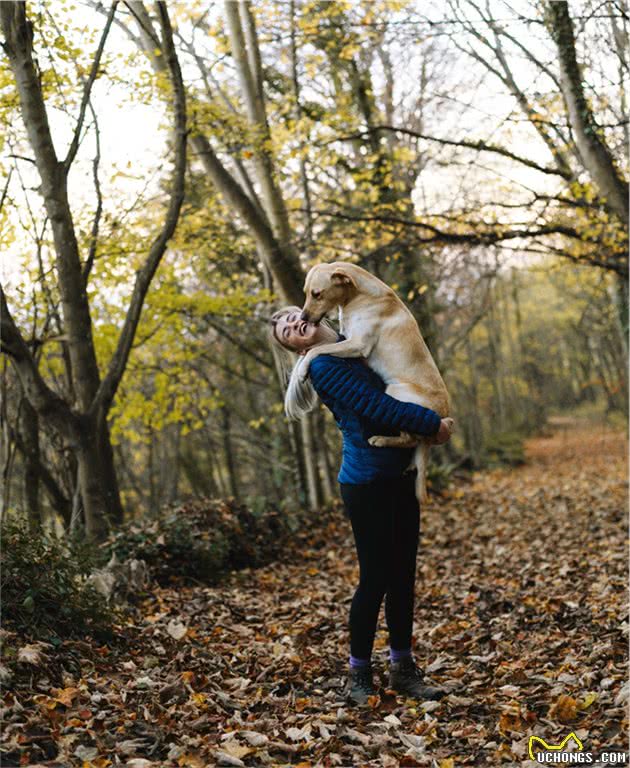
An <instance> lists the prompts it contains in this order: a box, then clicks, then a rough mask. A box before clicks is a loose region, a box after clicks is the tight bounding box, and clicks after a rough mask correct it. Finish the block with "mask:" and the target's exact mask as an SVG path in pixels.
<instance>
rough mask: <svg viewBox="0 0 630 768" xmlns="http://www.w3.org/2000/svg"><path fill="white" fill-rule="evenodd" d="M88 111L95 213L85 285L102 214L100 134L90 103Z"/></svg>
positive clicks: (85, 267)
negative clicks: (93, 140) (91, 122)
mask: <svg viewBox="0 0 630 768" xmlns="http://www.w3.org/2000/svg"><path fill="white" fill-rule="evenodd" d="M90 111H91V112H92V119H93V120H94V134H95V137H96V155H95V156H94V160H93V161H92V178H93V179H94V190H95V192H96V211H95V213H94V219H93V221H92V231H91V232H90V250H89V252H88V256H87V259H86V260H85V264H84V265H83V273H82V274H83V282H84V283H85V284H86V285H87V281H88V278H89V276H90V272H91V270H92V266H93V264H94V259H95V258H96V247H97V245H98V232H99V227H100V223H101V216H102V214H103V195H102V194H101V183H100V180H99V177H98V167H99V164H100V162H101V132H100V129H99V127H98V119H97V117H96V112H95V111H94V107H93V106H92V102H90Z"/></svg>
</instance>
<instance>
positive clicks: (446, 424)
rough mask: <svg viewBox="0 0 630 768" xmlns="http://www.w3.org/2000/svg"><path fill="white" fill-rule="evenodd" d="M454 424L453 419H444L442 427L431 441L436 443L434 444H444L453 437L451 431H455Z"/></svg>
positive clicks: (441, 423)
mask: <svg viewBox="0 0 630 768" xmlns="http://www.w3.org/2000/svg"><path fill="white" fill-rule="evenodd" d="M453 424H454V422H453V419H450V418H447V419H442V421H441V422H440V428H439V429H438V431H437V432H436V433H435V434H434V435H433V439H432V441H431V442H432V443H434V445H442V443H446V442H448V441H449V440H450V439H451V433H452V432H453Z"/></svg>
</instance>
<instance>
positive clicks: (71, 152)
mask: <svg viewBox="0 0 630 768" xmlns="http://www.w3.org/2000/svg"><path fill="white" fill-rule="evenodd" d="M117 6H118V0H114V2H113V3H112V4H111V7H110V9H109V14H108V16H107V21H106V22H105V27H104V29H103V33H102V35H101V39H100V41H99V44H98V48H97V49H96V54H95V55H94V61H93V62H92V68H91V69H90V74H89V77H88V79H87V82H86V83H85V87H84V89H83V98H82V99H81V106H80V108H79V118H78V120H77V124H76V127H75V129H74V136H73V137H72V142H71V144H70V147H69V148H68V154H67V155H66V159H65V160H64V161H63V165H64V168H65V170H66V173H67V172H68V170H69V169H70V166H71V165H72V162H73V160H74V158H75V157H76V154H77V150H78V149H79V139H80V136H81V130H82V128H83V121H84V120H85V112H86V110H87V107H88V104H89V101H90V94H91V93H92V86H93V85H94V81H95V80H96V77H97V75H98V69H99V67H100V65H101V58H102V56H103V51H104V50H105V41H106V40H107V36H108V35H109V30H110V29H111V27H112V22H113V21H114V14H115V13H116V8H117Z"/></svg>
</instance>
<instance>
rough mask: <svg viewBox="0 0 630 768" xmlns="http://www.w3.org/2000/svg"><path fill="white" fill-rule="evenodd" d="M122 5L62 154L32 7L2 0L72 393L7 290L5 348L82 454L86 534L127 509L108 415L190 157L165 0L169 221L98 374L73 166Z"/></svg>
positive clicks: (0, 17)
mask: <svg viewBox="0 0 630 768" xmlns="http://www.w3.org/2000/svg"><path fill="white" fill-rule="evenodd" d="M116 8H117V3H114V4H113V5H112V7H111V9H110V11H109V14H108V18H107V22H106V24H105V27H104V30H103V34H102V37H101V41H100V43H99V47H98V49H97V52H96V55H95V57H94V61H93V64H92V68H91V71H90V74H89V77H88V79H87V81H86V83H85V86H84V89H83V95H82V98H81V106H80V110H79V115H78V118H77V123H76V127H75V130H74V135H73V139H72V141H71V144H70V146H69V149H68V152H67V155H66V156H65V158H60V157H58V155H57V152H56V149H55V145H54V143H53V137H52V135H51V129H50V124H49V121H48V114H47V109H46V104H45V100H44V95H43V89H42V83H41V80H40V78H39V76H38V70H37V66H36V62H35V59H34V55H33V37H34V27H33V24H32V22H31V21H30V20H29V18H28V17H27V15H26V6H25V4H23V3H20V2H5V3H3V4H2V6H1V7H0V22H1V25H2V32H3V36H4V42H3V44H2V45H3V50H4V51H5V53H6V55H7V58H8V61H9V65H10V67H11V69H12V71H13V75H14V77H15V82H16V85H17V90H18V94H19V106H20V111H21V114H22V119H23V121H24V126H25V129H26V132H27V134H28V138H29V142H30V145H31V148H32V150H33V153H34V156H35V163H36V166H37V170H38V173H39V175H40V177H41V181H42V185H41V194H42V196H43V199H44V204H45V209H46V213H47V216H48V219H49V221H50V224H51V228H52V233H53V238H54V247H55V254H56V277H57V287H58V291H59V295H60V297H61V304H62V317H63V326H64V327H63V330H64V335H65V337H66V339H67V341H64V343H66V344H67V348H68V359H69V370H68V371H67V373H68V378H69V380H70V381H71V384H72V397H62V396H61V395H59V394H58V393H57V392H55V390H54V389H52V388H51V387H50V386H49V385H48V384H47V383H46V381H45V380H44V378H43V377H42V375H41V374H40V372H39V370H38V368H37V365H36V363H35V360H34V358H33V354H32V351H31V350H30V349H29V346H28V345H27V343H26V342H25V340H24V338H23V336H22V334H21V332H20V330H19V329H18V327H17V325H16V323H15V321H14V319H13V317H12V315H11V312H10V311H9V307H8V305H7V301H6V298H5V294H4V290H1V291H0V301H1V310H2V336H1V339H2V351H3V352H5V353H7V354H8V355H9V357H10V358H11V360H12V362H13V365H14V366H15V369H16V371H17V374H18V376H19V378H20V382H21V384H22V387H23V389H24V393H25V396H26V398H27V399H28V401H29V403H30V404H31V406H32V407H33V409H34V410H35V411H36V412H37V413H38V415H39V417H40V418H41V419H42V420H45V421H46V422H47V423H48V424H50V425H51V426H53V427H54V428H55V430H56V431H57V432H58V433H59V434H60V435H62V436H63V438H64V440H65V441H66V442H67V444H68V446H69V447H70V448H71V450H72V451H73V453H74V455H75V456H76V462H77V476H78V487H79V490H80V498H81V502H82V506H83V513H84V518H85V528H86V532H87V534H88V535H89V536H90V537H93V538H95V539H101V538H103V537H104V536H105V535H106V533H107V530H108V528H109V527H110V526H111V525H113V524H115V523H116V522H120V520H121V518H122V507H121V504H120V497H119V491H118V482H117V477H116V472H115V468H114V461H113V452H112V448H111V442H110V437H109V428H108V424H107V415H108V412H109V410H110V408H111V405H112V402H113V399H114V396H115V394H116V391H117V389H118V386H119V384H120V381H121V378H122V376H123V373H124V371H125V366H126V364H127V360H128V357H129V353H130V350H131V346H132V343H133V340H134V337H135V333H136V329H137V326H138V322H139V319H140V314H141V311H142V306H143V302H144V298H145V296H146V293H147V290H148V288H149V285H150V283H151V280H152V278H153V276H154V274H155V271H156V269H157V267H158V265H159V263H160V260H161V258H162V256H163V254H164V252H165V250H166V246H167V243H168V241H169V239H170V237H171V236H172V234H173V232H174V230H175V226H176V224H177V220H178V218H179V213H180V209H181V205H182V201H183V196H184V174H185V162H186V102H185V92H184V87H183V83H182V78H181V71H180V68H179V62H178V59H177V55H176V53H175V48H174V46H173V38H172V30H171V26H170V21H169V17H168V13H167V10H166V5H165V3H163V2H159V3H158V4H157V6H156V11H157V15H158V18H159V22H160V29H161V45H162V49H163V51H164V59H165V62H166V64H165V66H166V67H167V68H168V72H169V75H170V80H171V85H172V90H173V122H174V139H173V144H174V149H175V161H174V169H173V176H172V181H171V191H170V196H169V204H168V210H167V212H166V215H165V218H164V223H163V226H162V229H161V231H160V233H159V234H158V236H157V237H156V238H155V240H154V241H153V243H152V245H151V247H150V249H149V253H148V255H147V257H146V260H145V262H144V264H143V266H142V267H141V269H140V270H139V271H138V273H137V276H136V281H135V285H134V288H133V291H132V294H131V296H130V297H129V303H128V308H127V312H126V316H125V319H124V322H123V325H122V329H121V331H120V335H119V337H118V341H117V344H116V348H115V351H114V353H113V355H112V357H111V359H110V361H109V365H108V368H107V371H106V373H105V375H104V376H102V377H101V375H100V372H99V368H98V365H97V359H96V352H95V346H94V338H93V328H92V318H91V314H90V305H89V301H88V295H87V281H88V278H89V270H90V267H91V263H90V261H89V257H88V258H86V259H85V260H83V261H82V259H81V253H80V251H79V246H78V239H77V234H76V231H75V225H74V222H73V216H72V212H71V209H70V204H69V199H68V173H69V171H70V168H71V166H72V163H73V161H74V159H75V157H76V154H77V151H78V147H79V142H80V139H81V132H82V128H83V123H84V119H85V115H86V111H87V109H88V105H89V101H90V93H91V89H92V86H93V84H94V81H95V79H96V77H97V75H98V72H99V65H100V61H101V56H102V53H103V50H104V47H105V42H106V39H107V36H108V33H109V30H110V28H111V25H112V22H113V20H114V15H115V13H116Z"/></svg>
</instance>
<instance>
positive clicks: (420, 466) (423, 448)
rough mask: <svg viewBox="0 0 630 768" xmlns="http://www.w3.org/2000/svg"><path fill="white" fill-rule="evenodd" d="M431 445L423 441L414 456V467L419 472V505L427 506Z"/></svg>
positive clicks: (417, 492) (417, 487) (417, 495)
mask: <svg viewBox="0 0 630 768" xmlns="http://www.w3.org/2000/svg"><path fill="white" fill-rule="evenodd" d="M429 447H430V446H429V443H427V442H426V441H425V440H421V441H420V442H419V443H418V447H417V448H416V450H415V451H414V454H413V465H414V467H415V468H416V469H417V470H418V474H417V475H416V498H417V499H418V503H419V504H426V501H427V499H428V494H427V467H428V466H429Z"/></svg>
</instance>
